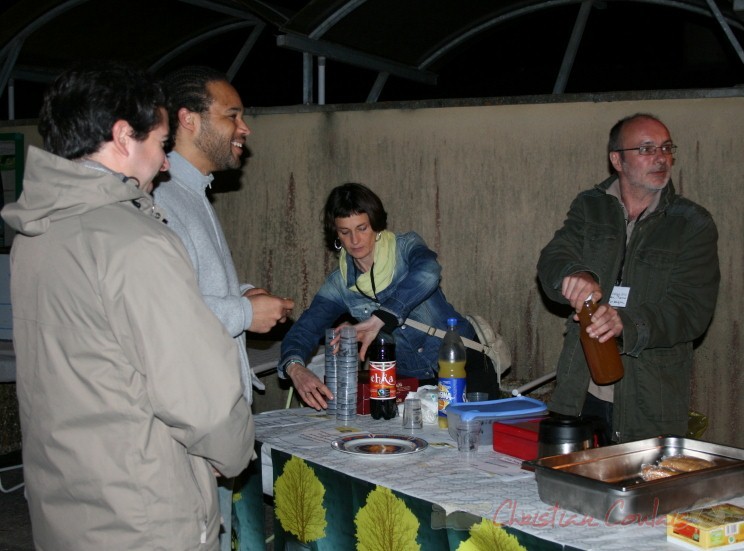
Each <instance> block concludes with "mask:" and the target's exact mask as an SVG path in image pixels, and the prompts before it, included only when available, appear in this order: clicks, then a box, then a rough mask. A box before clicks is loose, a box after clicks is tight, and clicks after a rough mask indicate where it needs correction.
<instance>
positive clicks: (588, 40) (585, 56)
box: [0, 0, 744, 120]
mask: <svg viewBox="0 0 744 551" xmlns="http://www.w3.org/2000/svg"><path fill="white" fill-rule="evenodd" d="M17 1H19V0H5V2H4V7H9V5H10V4H12V3H15V2H17ZM284 3H285V4H286V5H287V6H296V5H297V4H303V3H304V2H298V1H297V0H284ZM575 16H576V6H568V7H563V8H557V9H551V10H543V11H541V12H537V13H535V14H533V15H532V16H529V17H522V18H519V19H515V20H512V21H510V22H508V23H504V24H501V25H499V26H498V27H496V28H495V30H494V31H492V32H490V33H487V34H485V35H483V36H482V37H480V38H479V39H478V40H477V41H473V42H471V43H469V44H467V45H466V46H465V47H464V48H462V49H460V50H458V51H457V52H455V53H454V54H452V55H451V56H450V57H449V58H447V59H444V60H442V61H441V62H440V63H439V64H438V66H436V67H433V68H432V70H433V72H435V73H437V74H438V75H439V82H438V84H437V85H436V86H430V85H425V84H416V83H411V82H408V81H405V80H403V79H400V78H396V77H391V78H390V79H389V80H388V83H387V84H386V86H385V88H384V89H383V92H382V95H381V97H380V101H402V100H423V99H446V98H470V97H496V96H520V95H534V94H550V93H551V91H552V88H553V84H554V82H555V79H556V77H557V75H558V70H559V67H560V64H561V59H562V56H563V51H564V49H565V46H566V44H567V42H568V39H569V36H570V33H571V29H572V26H573V21H574V18H575ZM659 21H663V22H664V24H663V25H659ZM276 34H277V31H276V30H274V29H269V28H267V29H266V30H264V32H263V34H262V36H261V37H260V38H259V40H258V42H257V43H256V45H255V47H254V49H253V51H252V52H251V54H250V55H249V56H248V58H247V60H246V62H245V64H244V65H243V68H242V69H241V71H240V72H239V73H238V75H237V76H236V78H235V80H234V84H235V86H236V88H238V90H239V92H240V93H241V96H242V98H243V101H244V104H245V105H246V107H265V106H273V105H294V104H299V103H301V102H302V56H301V54H300V53H299V52H296V51H293V50H285V49H281V48H278V47H277V46H276ZM736 34H737V36H738V38H739V41H740V43H742V44H744V33H742V32H741V31H736ZM244 39H245V37H244V35H242V34H238V33H235V34H234V35H224V36H221V37H220V39H219V40H218V41H215V42H214V43H212V44H210V43H206V44H204V45H202V46H201V47H200V48H199V49H198V51H194V52H190V53H189V54H188V55H184V56H182V57H180V58H179V59H177V60H176V61H174V63H173V64H171V66H170V67H169V68H174V67H175V66H178V65H184V64H191V63H204V64H208V65H212V66H215V67H216V68H218V69H222V70H226V69H227V68H228V66H229V64H230V62H231V60H232V56H233V55H234V52H236V51H237V50H238V49H239V47H240V46H241V45H242V42H243V40H244ZM50 47H51V48H53V47H54V45H53V44H50ZM19 63H21V64H23V63H24V59H23V53H22V55H21V58H20V59H19ZM326 75H327V77H326V78H327V84H326V103H329V104H332V103H360V102H363V101H364V100H365V99H366V96H367V93H368V91H369V89H370V87H371V86H372V84H373V82H374V80H375V77H376V73H373V72H372V71H369V70H364V69H359V68H355V67H350V66H348V65H345V64H342V63H339V62H335V61H333V60H328V62H327V69H326ZM742 84H744V64H743V63H742V62H741V60H739V58H738V57H737V56H736V52H735V50H734V49H733V47H732V46H731V45H730V44H728V42H727V40H726V38H725V36H724V34H723V32H722V30H721V29H720V28H719V27H718V26H717V24H716V23H715V21H713V20H712V19H711V18H705V17H700V16H694V15H692V14H689V13H687V12H683V11H681V10H673V9H669V8H664V7H661V6H652V5H647V4H640V3H637V2H616V3H612V4H610V3H607V4H606V7H605V8H604V9H593V10H592V12H591V15H590V18H589V21H588V24H587V27H586V30H585V33H584V37H583V40H582V44H581V47H580V49H579V53H578V56H577V58H576V61H575V63H574V67H573V71H572V74H571V77H570V79H569V81H568V84H567V88H566V92H567V93H581V92H609V91H626V90H658V89H676V88H682V89H684V88H718V87H730V86H735V85H742ZM45 86H46V85H45V84H41V83H29V82H25V81H17V82H16V94H15V95H16V119H24V118H35V117H36V115H37V113H38V107H39V105H40V99H41V95H42V93H43V89H44V87H45ZM7 118H8V97H7V93H6V91H3V94H2V96H1V97H0V120H6V119H7Z"/></svg>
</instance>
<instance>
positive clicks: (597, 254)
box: [582, 224, 625, 278]
mask: <svg viewBox="0 0 744 551" xmlns="http://www.w3.org/2000/svg"><path fill="white" fill-rule="evenodd" d="M624 237H625V236H623V235H618V233H617V228H616V227H613V226H610V225H607V224H587V227H586V239H584V247H583V249H584V250H583V255H582V262H583V263H585V264H586V265H587V266H591V268H592V269H593V270H594V271H596V272H597V274H599V275H600V278H603V277H608V276H609V273H608V270H611V269H612V268H613V266H612V263H613V262H614V260H615V254H614V252H613V253H612V254H608V251H616V250H617V249H618V240H619V239H624ZM606 274H607V275H606ZM611 275H612V277H613V278H614V277H615V274H611Z"/></svg>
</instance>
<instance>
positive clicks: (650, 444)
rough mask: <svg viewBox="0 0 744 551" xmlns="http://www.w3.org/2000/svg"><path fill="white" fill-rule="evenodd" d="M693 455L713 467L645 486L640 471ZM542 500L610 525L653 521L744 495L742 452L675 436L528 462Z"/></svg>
mask: <svg viewBox="0 0 744 551" xmlns="http://www.w3.org/2000/svg"><path fill="white" fill-rule="evenodd" d="M680 454H682V455H689V456H693V457H698V458H700V459H707V460H708V461H711V462H713V464H714V465H715V466H714V467H709V468H707V469H701V470H699V471H693V472H689V473H681V474H678V475H674V476H671V477H668V478H661V479H658V480H651V481H648V482H646V481H644V480H643V479H642V478H641V477H640V472H641V466H642V465H645V464H654V463H655V462H656V461H658V460H659V459H661V458H663V457H667V456H670V455H680ZM524 467H525V468H527V469H534V471H535V479H536V480H537V489H538V493H539V495H540V499H541V500H542V501H543V502H545V503H548V504H550V505H558V506H559V507H562V508H564V509H568V510H569V511H574V512H577V513H581V514H583V515H589V516H592V517H594V518H595V519H597V520H601V521H604V522H607V523H612V524H616V523H621V524H622V523H638V522H644V523H646V522H652V521H653V520H654V519H656V517H658V516H662V515H665V514H667V513H671V512H675V511H681V510H687V509H692V508H697V507H699V506H702V505H704V504H707V503H712V502H717V501H722V500H725V499H729V498H732V497H737V496H744V450H742V449H739V448H731V447H728V446H721V445H718V444H712V443H710V442H703V441H700V440H693V439H691V438H681V437H677V436H660V437H657V438H649V439H647V440H637V441H635V442H628V443H625V444H618V445H614V446H606V447H603V448H592V449H588V450H584V451H579V452H573V453H568V454H565V455H555V456H552V457H543V458H540V459H535V460H534V461H525V463H524Z"/></svg>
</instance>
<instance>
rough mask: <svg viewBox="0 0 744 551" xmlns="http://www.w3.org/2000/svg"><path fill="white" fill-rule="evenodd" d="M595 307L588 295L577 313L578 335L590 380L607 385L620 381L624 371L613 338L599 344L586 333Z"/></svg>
mask: <svg viewBox="0 0 744 551" xmlns="http://www.w3.org/2000/svg"><path fill="white" fill-rule="evenodd" d="M597 306H598V305H597V304H596V303H595V302H593V301H592V295H589V296H588V297H587V299H586V300H585V301H584V307H583V308H582V309H581V310H580V311H579V325H581V330H580V331H579V333H580V338H581V346H582V348H583V349H584V355H585V356H586V364H587V365H588V366H589V372H590V373H591V375H592V380H593V381H594V382H595V383H596V384H598V385H609V384H612V383H614V382H617V381H619V380H620V379H622V378H623V375H624V374H625V371H624V370H623V362H622V360H621V359H620V351H619V350H618V348H617V341H616V339H615V337H612V338H611V339H609V340H607V341H605V342H599V339H593V338H592V337H590V336H589V333H587V332H586V328H587V327H588V326H589V325H590V324H591V323H592V316H593V315H594V312H596V310H597Z"/></svg>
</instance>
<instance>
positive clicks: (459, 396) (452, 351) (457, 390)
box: [437, 318, 466, 429]
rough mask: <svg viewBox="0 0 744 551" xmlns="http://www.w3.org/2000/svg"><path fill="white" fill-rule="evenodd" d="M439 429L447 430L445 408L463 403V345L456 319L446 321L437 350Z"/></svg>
mask: <svg viewBox="0 0 744 551" xmlns="http://www.w3.org/2000/svg"><path fill="white" fill-rule="evenodd" d="M437 386H438V391H439V400H438V405H437V412H438V421H439V428H443V429H446V428H447V406H448V405H450V404H451V403H462V402H464V401H465V391H466V389H465V345H464V344H463V343H462V339H461V338H460V335H459V334H458V333H457V318H448V319H447V333H446V334H445V335H444V339H442V346H441V347H440V348H439V382H438V384H437Z"/></svg>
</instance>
